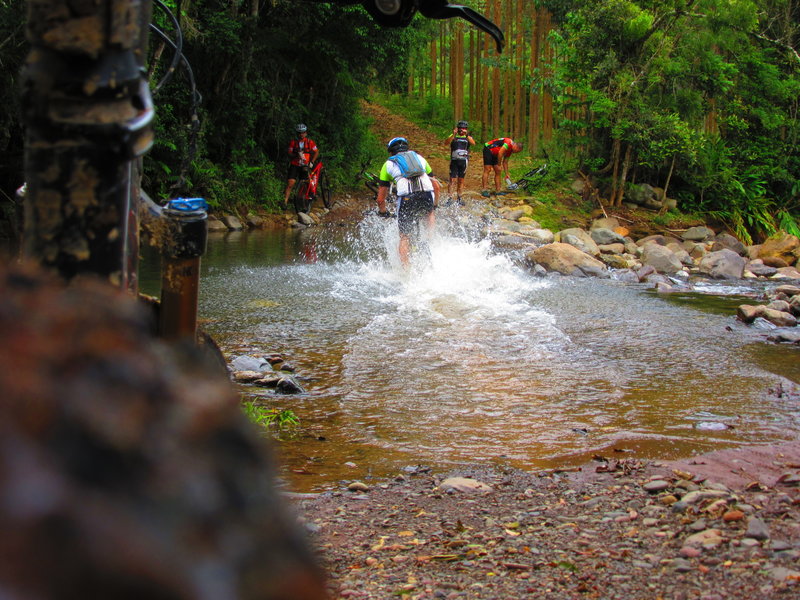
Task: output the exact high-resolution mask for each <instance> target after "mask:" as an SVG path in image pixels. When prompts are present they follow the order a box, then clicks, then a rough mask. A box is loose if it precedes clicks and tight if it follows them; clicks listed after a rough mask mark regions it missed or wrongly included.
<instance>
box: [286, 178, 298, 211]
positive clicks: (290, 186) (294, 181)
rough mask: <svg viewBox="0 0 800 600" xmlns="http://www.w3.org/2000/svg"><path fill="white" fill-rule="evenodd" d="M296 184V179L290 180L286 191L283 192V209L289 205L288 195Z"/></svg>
mask: <svg viewBox="0 0 800 600" xmlns="http://www.w3.org/2000/svg"><path fill="white" fill-rule="evenodd" d="M295 183H297V179H290V180H289V181H288V183H287V185H286V189H285V190H284V192H283V207H284V208H286V207H287V206H288V205H289V194H291V193H292V186H293V185H294V184H295Z"/></svg>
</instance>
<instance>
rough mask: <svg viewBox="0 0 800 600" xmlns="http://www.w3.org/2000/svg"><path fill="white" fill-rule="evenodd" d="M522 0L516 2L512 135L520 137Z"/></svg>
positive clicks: (523, 52)
mask: <svg viewBox="0 0 800 600" xmlns="http://www.w3.org/2000/svg"><path fill="white" fill-rule="evenodd" d="M524 6H525V2H524V0H517V10H516V18H515V21H516V28H517V36H516V39H517V47H516V61H515V63H516V71H515V77H514V127H513V129H514V135H515V136H522V135H524V134H525V127H524V126H523V120H522V113H523V108H522V107H523V105H524V102H525V98H524V96H523V95H522V73H523V71H524V70H525V40H524V34H525V31H524V28H523V26H522V25H523V21H524V17H525V12H524Z"/></svg>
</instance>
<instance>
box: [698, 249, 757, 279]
mask: <svg viewBox="0 0 800 600" xmlns="http://www.w3.org/2000/svg"><path fill="white" fill-rule="evenodd" d="M746 263H747V261H746V260H745V259H744V258H743V257H741V256H739V255H738V254H736V252H734V251H733V250H728V249H725V250H718V251H717V252H709V253H708V254H707V255H706V256H704V257H703V258H702V259H701V260H700V264H699V265H698V268H699V269H700V272H701V273H706V274H707V275H710V276H711V277H712V278H714V279H741V278H742V276H743V275H744V267H745V265H746Z"/></svg>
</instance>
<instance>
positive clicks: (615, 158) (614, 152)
mask: <svg viewBox="0 0 800 600" xmlns="http://www.w3.org/2000/svg"><path fill="white" fill-rule="evenodd" d="M621 145H622V142H620V140H619V139H616V138H615V139H614V143H613V144H612V145H611V164H612V165H613V171H612V173H611V193H610V194H609V195H608V203H609V205H610V206H616V204H615V200H616V197H617V184H618V183H619V181H618V179H617V174H618V173H619V151H620V146H621Z"/></svg>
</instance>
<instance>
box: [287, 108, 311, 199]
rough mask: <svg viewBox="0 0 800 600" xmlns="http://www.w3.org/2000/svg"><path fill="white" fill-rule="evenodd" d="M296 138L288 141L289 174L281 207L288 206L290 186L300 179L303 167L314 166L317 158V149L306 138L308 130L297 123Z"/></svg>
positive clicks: (309, 139) (308, 138)
mask: <svg viewBox="0 0 800 600" xmlns="http://www.w3.org/2000/svg"><path fill="white" fill-rule="evenodd" d="M295 131H296V132H297V136H296V137H294V138H292V139H291V140H290V141H289V149H288V151H287V152H288V154H289V158H290V162H289V174H288V176H287V183H286V190H285V191H284V192H283V207H284V208H286V207H287V206H289V194H291V193H292V186H293V185H294V184H295V183H296V182H297V180H298V179H300V178H302V177H303V175H304V173H303V169H304V167H308V168H309V169H310V168H312V167H313V166H314V163H315V162H317V157H318V156H319V148H317V144H316V143H314V140H312V139H311V138H310V137H308V128H307V127H306V126H305V125H304V124H303V123H299V124H298V125H297V126H295Z"/></svg>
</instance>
